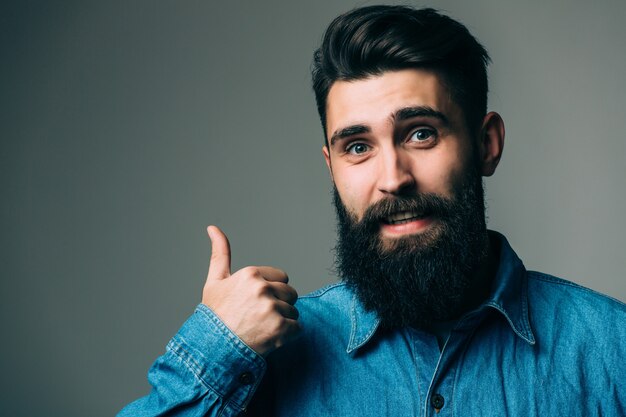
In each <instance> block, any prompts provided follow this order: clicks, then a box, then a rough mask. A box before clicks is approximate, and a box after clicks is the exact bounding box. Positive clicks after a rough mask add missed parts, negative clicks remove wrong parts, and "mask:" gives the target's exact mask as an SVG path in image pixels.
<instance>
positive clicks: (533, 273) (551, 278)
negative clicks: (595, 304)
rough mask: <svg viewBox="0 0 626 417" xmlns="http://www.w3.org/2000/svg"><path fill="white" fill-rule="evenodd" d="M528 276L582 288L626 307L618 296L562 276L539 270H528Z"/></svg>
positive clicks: (583, 290)
mask: <svg viewBox="0 0 626 417" xmlns="http://www.w3.org/2000/svg"><path fill="white" fill-rule="evenodd" d="M528 277H529V278H532V279H536V280H538V281H543V282H547V283H551V284H557V285H563V286H566V287H571V288H576V289H579V290H581V291H582V292H586V293H588V294H594V295H598V296H600V297H602V298H604V299H607V300H611V301H614V302H617V303H618V304H620V305H622V306H623V307H626V303H624V302H623V301H621V300H618V299H617V298H613V297H611V296H610V295H606V294H603V293H601V292H598V291H595V290H592V289H591V288H587V287H584V286H582V285H580V284H576V283H575V282H571V281H567V280H565V279H562V278H557V277H555V276H552V275H548V274H544V273H542V272H537V271H528Z"/></svg>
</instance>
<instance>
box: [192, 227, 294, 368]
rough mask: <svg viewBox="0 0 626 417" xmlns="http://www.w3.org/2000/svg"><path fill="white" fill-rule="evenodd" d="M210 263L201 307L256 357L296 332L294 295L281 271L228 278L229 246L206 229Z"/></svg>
mask: <svg viewBox="0 0 626 417" xmlns="http://www.w3.org/2000/svg"><path fill="white" fill-rule="evenodd" d="M207 233H208V234H209V238H210V239H211V262H210V264H209V273H208V275H207V280H206V283H205V284H204V289H203V291H202V303H203V304H205V305H206V306H208V307H209V308H211V310H213V312H214V313H215V314H217V316H218V317H219V318H220V319H221V320H222V321H223V322H224V324H225V325H226V326H227V327H228V328H229V329H230V330H232V331H233V332H234V333H235V334H236V335H237V336H239V338H240V339H241V340H243V341H244V343H246V344H247V345H248V346H249V347H250V348H252V349H254V350H255V351H256V352H257V353H259V354H260V355H263V356H265V355H267V354H268V353H269V352H271V351H272V350H274V349H276V348H278V347H280V346H282V345H283V344H285V343H286V342H287V341H288V340H289V339H290V338H291V337H293V336H294V335H295V334H296V333H297V331H298V330H299V329H300V325H299V323H298V321H297V320H298V310H297V309H296V308H295V307H294V304H295V302H296V300H297V299H298V293H297V292H296V290H295V289H293V288H292V287H291V286H289V285H288V284H287V283H288V282H289V277H287V274H286V273H285V272H284V271H281V270H280V269H276V268H272V267H270V266H248V267H245V268H243V269H240V270H239V271H237V272H235V273H234V274H232V275H231V273H230V244H229V242H228V238H227V237H226V235H224V233H223V232H222V231H221V230H220V229H219V228H217V227H215V226H209V227H208V228H207Z"/></svg>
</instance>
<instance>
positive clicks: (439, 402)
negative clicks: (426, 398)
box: [430, 394, 445, 411]
mask: <svg viewBox="0 0 626 417" xmlns="http://www.w3.org/2000/svg"><path fill="white" fill-rule="evenodd" d="M444 403H445V400H444V399H443V396H442V395H440V394H435V395H433V396H432V397H430V404H431V405H432V406H433V407H434V408H435V409H436V410H437V411H439V410H441V409H442V408H443V404H444Z"/></svg>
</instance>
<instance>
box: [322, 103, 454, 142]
mask: <svg viewBox="0 0 626 417" xmlns="http://www.w3.org/2000/svg"><path fill="white" fill-rule="evenodd" d="M414 117H431V118H434V119H437V120H439V121H440V122H441V123H442V124H443V125H444V126H449V125H450V121H449V120H448V118H447V117H446V115H445V114H443V113H442V112H440V111H438V110H435V109H433V108H432V107H429V106H414V107H403V108H401V109H400V110H398V111H396V112H395V113H393V114H392V115H391V120H392V121H404V120H408V119H412V118H414ZM371 131H372V130H371V129H370V127H369V126H366V125H361V124H359V125H352V126H348V127H344V128H343V129H339V130H336V131H335V133H333V135H332V136H331V137H330V146H331V147H332V146H333V145H334V144H335V143H336V142H337V141H338V140H341V139H345V138H347V137H350V136H354V135H361V134H363V133H370V132H371Z"/></svg>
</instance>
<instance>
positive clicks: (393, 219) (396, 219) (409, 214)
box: [387, 211, 419, 223]
mask: <svg viewBox="0 0 626 417" xmlns="http://www.w3.org/2000/svg"><path fill="white" fill-rule="evenodd" d="M415 217H419V214H417V213H416V212H414V211H401V212H399V213H396V214H392V215H391V216H389V217H387V222H388V223H400V222H403V221H404V220H408V219H412V218H415ZM404 223H406V222H404Z"/></svg>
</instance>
